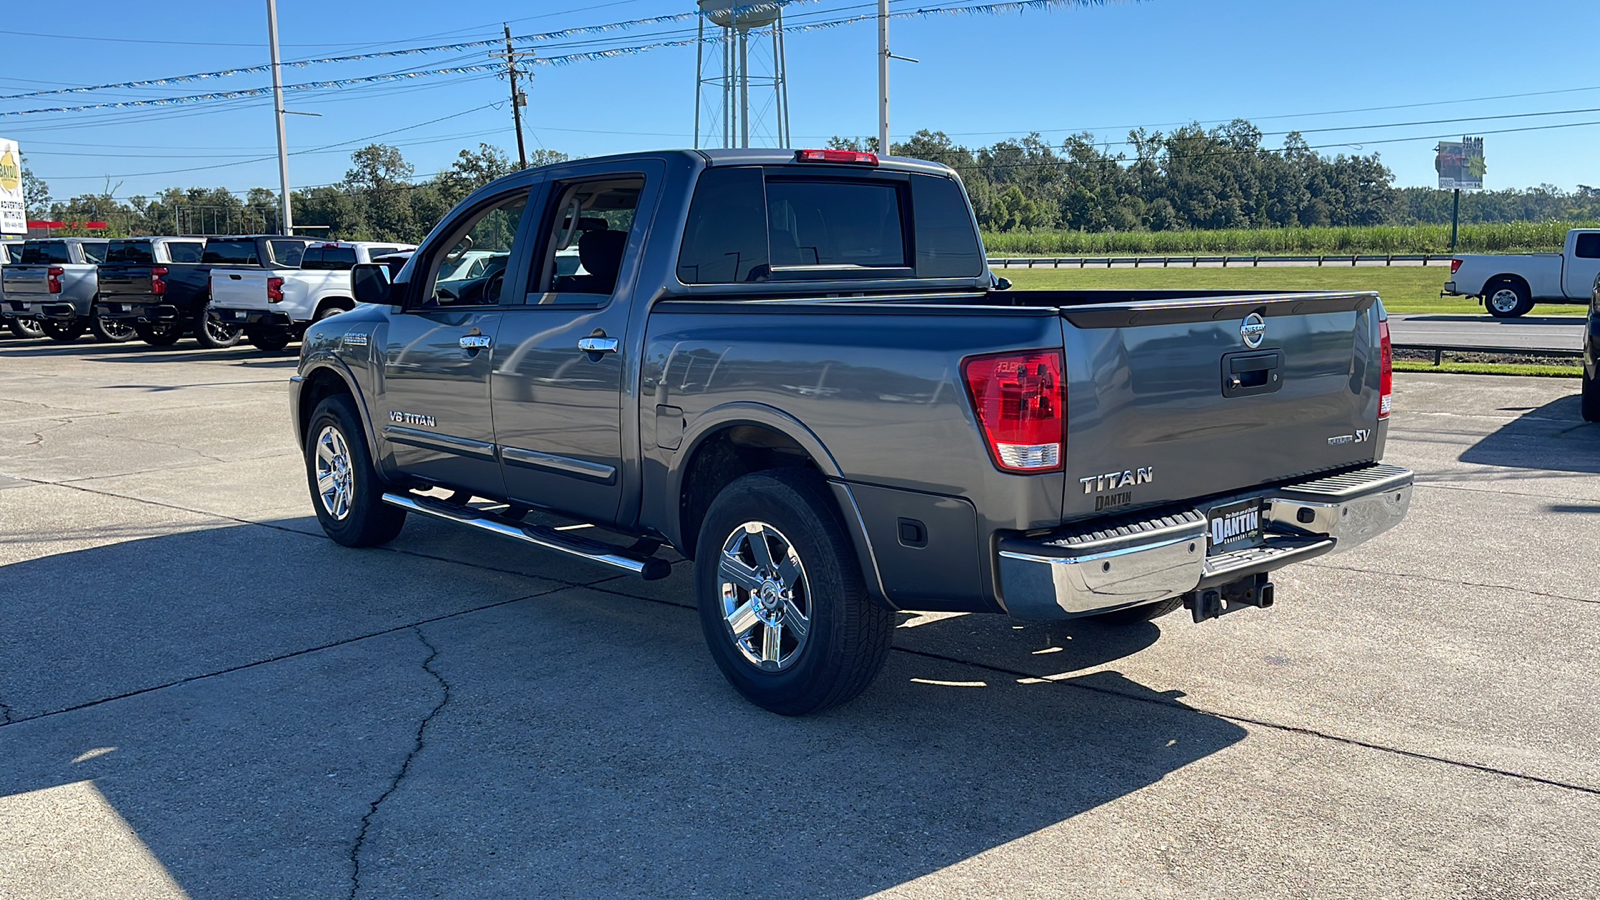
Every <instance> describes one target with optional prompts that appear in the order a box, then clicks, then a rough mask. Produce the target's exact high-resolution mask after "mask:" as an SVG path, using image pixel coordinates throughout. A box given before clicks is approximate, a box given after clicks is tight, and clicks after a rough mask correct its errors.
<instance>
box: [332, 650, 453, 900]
mask: <svg viewBox="0 0 1600 900" xmlns="http://www.w3.org/2000/svg"><path fill="white" fill-rule="evenodd" d="M412 631H414V632H416V635H417V640H419V641H421V642H422V646H424V647H426V648H428V658H427V659H424V660H423V661H422V670H423V671H424V672H427V673H428V674H429V675H432V676H433V679H434V680H435V681H437V682H439V687H441V688H443V689H444V696H443V697H441V698H440V699H439V702H438V704H436V705H435V706H434V707H433V709H432V711H430V712H429V713H428V714H427V715H426V716H423V717H422V721H421V722H419V723H417V734H416V738H415V739H414V741H413V742H412V746H411V752H410V753H408V754H406V758H405V760H404V761H402V762H401V763H400V771H398V772H396V773H395V776H394V780H392V781H390V782H389V786H388V787H387V788H386V789H384V792H383V793H382V794H380V795H379V796H378V799H376V800H374V801H372V805H371V806H370V807H369V808H368V809H367V814H366V815H364V816H362V817H361V829H360V830H359V831H357V832H356V839H355V843H353V844H351V845H350V866H351V872H350V900H355V898H356V895H357V894H359V893H361V848H362V847H363V846H365V845H366V842H367V831H368V830H369V829H370V828H371V827H372V820H373V818H374V817H375V816H377V814H378V808H379V807H381V806H382V805H383V802H384V801H385V800H388V799H389V798H390V797H391V796H392V795H393V794H394V792H395V791H397V790H399V789H400V782H402V781H404V780H405V777H406V774H407V773H409V772H410V771H411V762H412V760H414V759H416V758H417V755H418V754H420V753H421V752H422V751H423V749H424V748H425V747H426V743H425V742H424V740H423V736H424V732H426V731H427V730H428V723H429V722H432V721H433V720H434V718H435V717H436V716H438V715H439V712H440V711H441V710H443V709H444V708H445V704H447V703H449V702H450V682H448V681H446V680H445V678H444V676H443V675H440V674H439V672H438V670H437V669H435V668H434V667H433V661H434V660H435V659H438V658H439V648H437V647H435V646H433V645H432V644H430V643H428V637H427V635H425V634H423V633H422V628H421V627H420V626H419V627H414V628H413V629H412Z"/></svg>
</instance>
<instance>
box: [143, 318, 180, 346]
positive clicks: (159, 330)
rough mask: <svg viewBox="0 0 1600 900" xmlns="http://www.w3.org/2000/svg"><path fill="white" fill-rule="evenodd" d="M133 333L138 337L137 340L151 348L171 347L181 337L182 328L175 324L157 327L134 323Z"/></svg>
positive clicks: (164, 323)
mask: <svg viewBox="0 0 1600 900" xmlns="http://www.w3.org/2000/svg"><path fill="white" fill-rule="evenodd" d="M133 333H134V334H137V335H138V336H139V340H141V341H144V342H145V343H146V344H149V345H150V346H152V347H171V346H172V345H173V344H176V343H177V342H178V339H179V338H181V337H183V326H182V325H179V324H178V323H177V322H163V323H161V324H159V325H155V324H151V323H149V322H136V323H134V326H133Z"/></svg>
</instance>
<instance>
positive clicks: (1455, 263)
mask: <svg viewBox="0 0 1600 900" xmlns="http://www.w3.org/2000/svg"><path fill="white" fill-rule="evenodd" d="M1459 271H1461V260H1459V259H1452V260H1450V274H1451V275H1454V274H1455V273H1457V272H1459Z"/></svg>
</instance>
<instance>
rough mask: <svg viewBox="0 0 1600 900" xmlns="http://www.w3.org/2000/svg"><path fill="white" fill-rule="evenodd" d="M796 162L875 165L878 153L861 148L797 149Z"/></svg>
mask: <svg viewBox="0 0 1600 900" xmlns="http://www.w3.org/2000/svg"><path fill="white" fill-rule="evenodd" d="M794 158H795V161H796V162H829V163H851V164H853V165H858V166H875V165H877V164H878V154H876V153H867V152H864V151H861V150H796V151H795V155H794Z"/></svg>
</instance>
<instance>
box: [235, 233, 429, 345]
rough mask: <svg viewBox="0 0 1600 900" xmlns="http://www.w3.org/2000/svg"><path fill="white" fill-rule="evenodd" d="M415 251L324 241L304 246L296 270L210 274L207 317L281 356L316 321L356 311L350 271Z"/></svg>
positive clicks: (387, 244) (404, 247) (385, 243)
mask: <svg viewBox="0 0 1600 900" xmlns="http://www.w3.org/2000/svg"><path fill="white" fill-rule="evenodd" d="M412 249H415V245H413V244H401V243H396V242H389V241H325V242H319V243H313V244H309V245H307V246H306V251H305V255H304V256H303V257H301V258H300V260H299V268H297V269H295V268H290V269H283V268H279V269H212V270H211V312H212V314H214V315H215V316H216V317H217V318H218V319H220V320H221V321H222V322H225V323H228V324H231V325H238V326H241V327H243V329H244V335H245V337H246V338H247V339H248V340H249V341H250V343H252V344H254V345H256V346H257V347H259V348H261V349H263V350H282V349H283V348H284V347H286V346H288V345H289V342H290V341H292V340H298V339H299V337H300V335H301V334H302V333H304V332H305V330H306V326H307V325H309V324H311V323H312V322H315V321H317V320H318V319H325V318H327V317H328V316H331V315H335V314H337V313H341V312H344V311H346V310H350V309H355V308H356V302H355V300H354V299H352V297H353V295H352V293H351V291H350V269H351V268H352V267H354V266H355V265H356V264H357V263H370V262H372V261H374V260H376V259H378V258H380V257H383V256H387V255H389V254H392V253H398V252H400V251H403V250H412Z"/></svg>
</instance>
